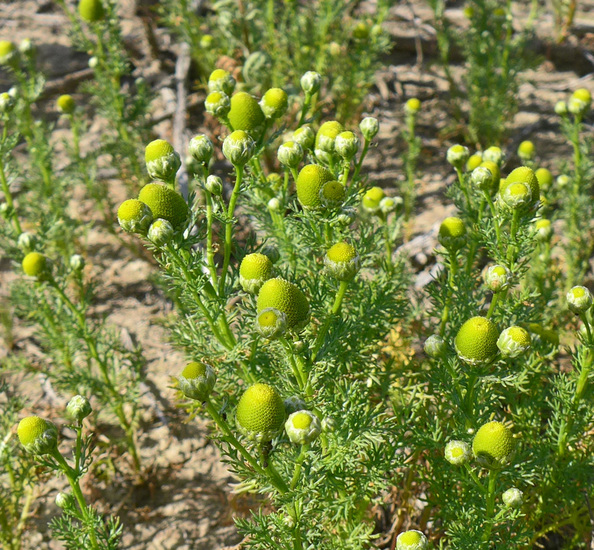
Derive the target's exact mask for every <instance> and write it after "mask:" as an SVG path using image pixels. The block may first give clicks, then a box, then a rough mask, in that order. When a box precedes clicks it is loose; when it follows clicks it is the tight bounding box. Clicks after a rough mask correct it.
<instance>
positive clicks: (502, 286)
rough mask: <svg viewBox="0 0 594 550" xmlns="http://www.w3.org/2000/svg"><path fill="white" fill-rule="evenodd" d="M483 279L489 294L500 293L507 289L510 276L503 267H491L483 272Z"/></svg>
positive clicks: (507, 270) (508, 271)
mask: <svg viewBox="0 0 594 550" xmlns="http://www.w3.org/2000/svg"><path fill="white" fill-rule="evenodd" d="M483 278H484V281H485V285H486V286H487V288H488V289H489V290H490V291H491V292H501V291H503V290H507V289H508V288H509V285H510V284H511V280H512V274H511V272H510V270H509V269H507V267H505V266H504V265H491V266H489V267H488V268H487V269H486V270H485V274H484V277H483Z"/></svg>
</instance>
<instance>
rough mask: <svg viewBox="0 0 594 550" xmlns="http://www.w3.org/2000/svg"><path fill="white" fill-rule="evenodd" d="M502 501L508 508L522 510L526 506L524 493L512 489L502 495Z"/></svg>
mask: <svg viewBox="0 0 594 550" xmlns="http://www.w3.org/2000/svg"><path fill="white" fill-rule="evenodd" d="M501 500H503V504H505V505H506V506H507V507H508V508H520V507H521V506H522V504H524V493H523V492H522V491H520V489H516V488H515V487H512V488H511V489H508V490H507V491H505V492H504V493H503V494H502V495H501Z"/></svg>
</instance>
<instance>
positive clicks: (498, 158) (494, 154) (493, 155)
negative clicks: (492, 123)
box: [483, 146, 505, 166]
mask: <svg viewBox="0 0 594 550" xmlns="http://www.w3.org/2000/svg"><path fill="white" fill-rule="evenodd" d="M483 160H484V161H489V162H494V163H495V164H497V166H501V165H502V164H503V161H504V160H505V154H504V153H503V151H502V150H501V148H500V147H494V146H493V147H489V148H487V149H485V150H484V152H483Z"/></svg>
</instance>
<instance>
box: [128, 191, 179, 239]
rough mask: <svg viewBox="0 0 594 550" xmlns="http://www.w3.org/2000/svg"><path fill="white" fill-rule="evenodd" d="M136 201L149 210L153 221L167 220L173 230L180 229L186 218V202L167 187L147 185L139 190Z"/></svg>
mask: <svg viewBox="0 0 594 550" xmlns="http://www.w3.org/2000/svg"><path fill="white" fill-rule="evenodd" d="M138 200H139V201H141V202H143V203H144V204H146V205H147V206H148V207H149V208H150V209H151V212H152V214H153V219H155V220H156V219H157V218H162V219H164V220H167V221H168V222H169V223H170V224H171V225H172V226H173V229H175V230H178V229H181V227H182V226H183V225H184V223H185V222H186V219H187V218H188V205H187V204H186V201H185V200H184V198H183V197H182V196H181V195H180V194H179V193H178V192H177V191H174V190H173V189H171V187H169V186H167V185H163V184H161V183H148V184H147V185H145V186H144V187H143V188H142V189H141V190H140V193H139V194H138ZM118 215H119V212H118Z"/></svg>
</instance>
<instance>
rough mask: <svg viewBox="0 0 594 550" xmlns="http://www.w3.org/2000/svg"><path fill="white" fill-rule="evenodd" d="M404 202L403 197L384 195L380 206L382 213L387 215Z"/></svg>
mask: <svg viewBox="0 0 594 550" xmlns="http://www.w3.org/2000/svg"><path fill="white" fill-rule="evenodd" d="M403 203H404V201H403V200H402V197H384V198H383V199H382V200H381V201H380V203H379V208H380V211H381V213H382V214H384V215H387V214H389V213H390V212H394V211H395V210H396V209H397V208H398V207H399V206H401V205H402V204H403Z"/></svg>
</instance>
